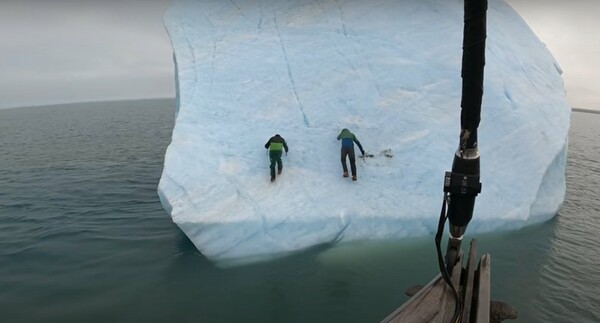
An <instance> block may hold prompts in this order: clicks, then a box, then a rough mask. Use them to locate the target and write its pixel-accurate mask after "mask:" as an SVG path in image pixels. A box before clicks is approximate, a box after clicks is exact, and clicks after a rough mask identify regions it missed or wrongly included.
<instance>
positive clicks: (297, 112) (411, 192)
mask: <svg viewBox="0 0 600 323" xmlns="http://www.w3.org/2000/svg"><path fill="white" fill-rule="evenodd" d="M462 6H463V4H462V1H447V0H431V1H421V0H406V1H395V0H373V1H366V2H365V1H359V0H348V1H338V0H318V1H298V0H260V1H258V0H245V1H203V0H175V1H174V3H173V4H172V5H171V6H170V7H169V9H168V10H167V12H166V14H165V18H164V24H165V27H166V30H167V32H168V34H169V37H170V39H171V43H172V46H173V50H174V61H175V78H176V87H177V91H176V94H177V97H176V102H177V103H176V109H175V113H176V118H175V125H174V128H173V132H172V141H171V143H170V145H169V147H168V148H167V151H166V154H165V161H164V169H163V173H162V176H161V179H160V183H159V186H158V194H159V197H160V200H161V203H162V205H163V207H164V208H165V210H166V211H167V212H168V213H169V214H170V216H171V217H172V219H173V222H174V223H175V224H177V225H178V226H179V228H181V230H182V231H183V232H184V233H185V234H186V235H187V236H188V237H189V238H190V240H191V241H192V243H193V244H194V245H195V246H196V247H197V248H198V250H199V251H200V252H201V253H202V254H203V255H204V256H206V257H207V258H208V259H210V260H212V261H214V262H215V263H218V264H228V263H244V262H249V261H257V260H264V259H270V258H273V257H280V256H282V255H286V254H289V253H291V252H296V251H299V250H303V249H306V248H310V247H313V246H319V245H330V244H333V243H337V242H341V241H361V240H372V239H401V238H406V237H414V236H427V235H433V234H434V233H435V231H436V226H437V220H438V217H439V212H440V207H441V203H442V198H443V180H444V172H445V171H447V170H450V168H451V163H452V159H453V156H454V152H455V150H456V148H457V145H458V136H459V132H460V121H459V119H460V99H461V98H460V95H461V76H460V73H461V57H462V48H461V46H462V28H463V8H462ZM487 16H488V18H487V21H488V22H487V24H488V28H487V29H488V31H487V35H488V37H487V47H486V67H485V80H484V96H483V104H482V117H481V124H480V128H479V146H480V152H481V172H480V173H481V182H482V184H483V188H482V193H481V194H480V195H479V196H478V198H477V201H476V204H475V211H474V217H473V220H472V221H471V223H470V224H469V229H468V232H469V233H470V234H472V233H477V232H486V231H492V230H508V229H517V228H521V227H523V226H526V225H529V224H531V223H538V222H542V221H545V220H547V219H549V218H552V217H553V216H554V215H555V214H556V213H557V211H558V210H559V208H560V206H561V204H562V202H563V200H564V195H565V186H566V185H565V165H566V152H567V135H568V130H569V123H570V107H569V106H568V104H567V102H566V98H565V89H564V84H563V80H562V77H561V69H560V67H559V65H558V63H557V62H556V60H555V59H554V58H553V56H552V55H551V53H550V52H549V50H548V49H547V48H546V46H545V45H544V44H543V43H542V42H541V41H540V40H539V39H538V38H537V37H536V36H535V34H534V33H533V32H532V31H531V30H530V28H529V27H528V26H527V24H526V23H525V22H524V21H523V20H522V19H521V18H520V16H519V15H518V14H517V13H516V12H515V11H514V10H513V9H512V8H511V7H510V6H508V5H507V4H506V3H505V2H503V1H502V0H491V1H490V2H489V9H488V14H487ZM343 128H348V129H350V130H351V131H352V132H353V133H354V134H356V136H357V138H358V139H359V140H360V142H361V143H362V146H363V147H364V149H365V150H366V152H367V154H372V155H373V157H372V158H357V168H358V181H356V182H353V181H351V180H349V179H348V178H344V177H342V167H341V163H340V142H339V141H338V140H336V136H337V135H338V134H339V132H340V130H342V129H343ZM274 134H281V136H283V137H284V138H285V139H286V141H287V144H288V146H289V149H290V150H289V154H287V156H286V155H284V157H283V173H282V174H281V176H278V178H277V180H276V181H275V182H273V183H271V182H270V175H269V160H268V155H267V151H266V149H265V148H264V145H265V143H266V142H267V140H268V139H269V138H270V137H271V136H273V135H274ZM357 152H358V149H357Z"/></svg>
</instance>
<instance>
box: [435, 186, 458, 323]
mask: <svg viewBox="0 0 600 323" xmlns="http://www.w3.org/2000/svg"><path fill="white" fill-rule="evenodd" d="M448 196H449V194H447V193H446V194H444V202H443V203H442V211H441V213H440V220H439V222H438V229H437V233H436V234H435V249H436V251H437V258H438V265H439V267H440V274H441V275H442V278H444V281H445V282H446V284H448V285H449V286H450V289H452V294H453V295H454V299H455V302H454V314H453V315H452V321H451V322H452V323H458V322H461V321H462V310H463V306H462V301H461V299H460V295H458V291H457V290H456V288H455V287H454V284H453V283H452V280H451V278H450V274H449V273H448V269H447V268H446V266H445V264H444V257H443V256H442V250H441V241H442V235H443V234H444V225H445V223H446V219H447V218H448V215H447V214H446V201H447V199H448ZM457 255H458V250H457Z"/></svg>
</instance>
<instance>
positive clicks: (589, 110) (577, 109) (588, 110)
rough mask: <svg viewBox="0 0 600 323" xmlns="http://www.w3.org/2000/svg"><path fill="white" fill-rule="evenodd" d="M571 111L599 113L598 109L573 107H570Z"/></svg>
mask: <svg viewBox="0 0 600 323" xmlns="http://www.w3.org/2000/svg"><path fill="white" fill-rule="evenodd" d="M571 111H574V112H585V113H596V114H600V110H592V109H580V108H573V109H571Z"/></svg>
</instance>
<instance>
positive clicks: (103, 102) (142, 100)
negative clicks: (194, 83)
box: [0, 97, 175, 111]
mask: <svg viewBox="0 0 600 323" xmlns="http://www.w3.org/2000/svg"><path fill="white" fill-rule="evenodd" d="M148 101H165V102H168V101H173V102H175V97H172V98H148V99H122V100H106V101H81V102H65V103H52V104H36V105H24V106H17V107H6V108H0V111H4V110H12V109H27V108H45V107H64V106H70V105H102V104H113V103H127V102H130V103H133V102H148Z"/></svg>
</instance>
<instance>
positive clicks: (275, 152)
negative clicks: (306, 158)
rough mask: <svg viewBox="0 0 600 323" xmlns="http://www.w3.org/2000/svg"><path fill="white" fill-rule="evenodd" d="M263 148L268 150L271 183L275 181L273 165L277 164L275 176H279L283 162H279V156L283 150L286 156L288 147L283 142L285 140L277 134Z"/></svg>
mask: <svg viewBox="0 0 600 323" xmlns="http://www.w3.org/2000/svg"><path fill="white" fill-rule="evenodd" d="M265 148H266V149H269V159H270V160H271V165H270V166H269V167H270V168H271V182H274V181H275V164H277V174H281V171H282V170H283V162H282V161H281V155H282V154H283V150H284V149H285V154H286V155H287V152H288V146H287V143H286V142H285V139H283V137H281V136H280V135H279V134H276V135H275V136H273V137H271V138H270V139H269V141H267V143H266V144H265Z"/></svg>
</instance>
